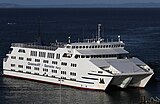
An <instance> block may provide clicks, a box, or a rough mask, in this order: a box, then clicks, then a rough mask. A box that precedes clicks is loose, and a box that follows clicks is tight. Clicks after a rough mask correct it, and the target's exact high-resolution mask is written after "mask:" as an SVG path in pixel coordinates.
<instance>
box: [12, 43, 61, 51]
mask: <svg viewBox="0 0 160 104" xmlns="http://www.w3.org/2000/svg"><path fill="white" fill-rule="evenodd" d="M11 46H12V47H22V48H35V49H44V50H56V49H57V48H58V47H57V46H41V45H36V44H34V43H12V44H11Z"/></svg>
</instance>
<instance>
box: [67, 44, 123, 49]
mask: <svg viewBox="0 0 160 104" xmlns="http://www.w3.org/2000/svg"><path fill="white" fill-rule="evenodd" d="M114 47H124V45H121V44H117V45H92V46H72V49H75V48H76V49H78V48H80V49H81V48H114ZM67 48H70V47H67Z"/></svg>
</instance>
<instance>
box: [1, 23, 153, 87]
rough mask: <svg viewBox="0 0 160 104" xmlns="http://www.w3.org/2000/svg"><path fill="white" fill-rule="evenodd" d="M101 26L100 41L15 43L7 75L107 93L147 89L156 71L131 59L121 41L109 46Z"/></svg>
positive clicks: (6, 65) (7, 60)
mask: <svg viewBox="0 0 160 104" xmlns="http://www.w3.org/2000/svg"><path fill="white" fill-rule="evenodd" d="M100 28H101V25H100V24H98V36H97V38H96V39H86V40H85V41H84V42H77V43H71V42H70V41H71V40H70V37H69V40H68V43H67V44H60V43H57V42H56V43H55V44H52V45H51V46H41V45H37V44H25V43H12V45H11V47H10V51H9V53H8V54H6V58H4V60H3V75H5V76H11V77H17V78H24V79H29V80H35V81H42V82H48V83H54V84H61V85H67V86H72V87H76V88H81V89H90V90H106V89H107V87H108V86H112V85H114V86H118V87H120V88H126V87H128V86H132V87H145V86H146V84H147V82H148V81H149V80H150V78H151V77H152V75H153V74H154V73H153V70H152V69H151V68H150V67H149V66H148V65H147V64H145V63H144V62H142V61H141V60H139V59H138V58H136V57H129V52H128V51H126V50H125V49H124V46H125V44H124V43H123V41H121V40H120V36H118V39H117V41H116V42H113V41H112V42H105V41H104V39H102V38H101V37H100V32H101V30H100Z"/></svg>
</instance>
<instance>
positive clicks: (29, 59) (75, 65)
mask: <svg viewBox="0 0 160 104" xmlns="http://www.w3.org/2000/svg"><path fill="white" fill-rule="evenodd" d="M19 59H20V60H23V57H19ZM27 60H28V61H31V58H27ZM35 62H40V59H35ZM43 63H49V61H48V60H43ZM52 64H55V65H57V64H58V62H57V61H52ZM61 65H63V66H67V63H66V62H61ZM11 66H12V67H14V66H15V64H14V65H13V64H11ZM71 67H77V64H74V63H71ZM27 69H29V68H27Z"/></svg>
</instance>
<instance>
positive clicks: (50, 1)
mask: <svg viewBox="0 0 160 104" xmlns="http://www.w3.org/2000/svg"><path fill="white" fill-rule="evenodd" d="M149 2H152V3H160V0H0V3H14V4H23V5H65V4H123V3H149Z"/></svg>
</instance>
